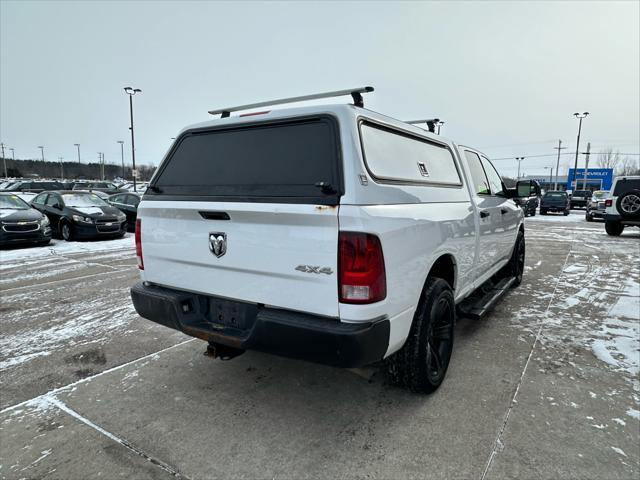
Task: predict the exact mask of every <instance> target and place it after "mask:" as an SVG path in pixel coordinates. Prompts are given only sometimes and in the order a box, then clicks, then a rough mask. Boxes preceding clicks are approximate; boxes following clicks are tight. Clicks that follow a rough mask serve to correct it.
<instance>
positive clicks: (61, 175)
mask: <svg viewBox="0 0 640 480" xmlns="http://www.w3.org/2000/svg"><path fill="white" fill-rule="evenodd" d="M63 159H64V157H58V160H59V161H60V180H64V170H63V167H62V160H63Z"/></svg>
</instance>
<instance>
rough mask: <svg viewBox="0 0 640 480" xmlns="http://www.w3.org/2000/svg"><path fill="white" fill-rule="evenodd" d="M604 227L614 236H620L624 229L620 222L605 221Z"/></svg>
mask: <svg viewBox="0 0 640 480" xmlns="http://www.w3.org/2000/svg"><path fill="white" fill-rule="evenodd" d="M604 229H605V231H606V232H607V233H608V234H609V235H611V236H612V237H619V236H620V235H621V234H622V231H623V230H624V225H622V224H621V223H620V222H604Z"/></svg>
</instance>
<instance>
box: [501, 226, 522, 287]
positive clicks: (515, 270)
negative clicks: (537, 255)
mask: <svg viewBox="0 0 640 480" xmlns="http://www.w3.org/2000/svg"><path fill="white" fill-rule="evenodd" d="M524 259H525V242H524V233H522V232H521V231H520V232H518V236H517V237H516V243H515V245H514V247H513V252H512V253H511V259H510V260H509V263H507V265H506V267H505V268H504V275H505V276H509V277H513V278H515V279H516V281H515V282H513V285H512V287H513V288H515V287H517V286H518V285H520V284H521V283H522V276H523V274H524Z"/></svg>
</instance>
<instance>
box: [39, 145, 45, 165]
mask: <svg viewBox="0 0 640 480" xmlns="http://www.w3.org/2000/svg"><path fill="white" fill-rule="evenodd" d="M38 148H39V149H40V153H41V154H42V161H43V162H44V147H43V146H42V145H40V146H38Z"/></svg>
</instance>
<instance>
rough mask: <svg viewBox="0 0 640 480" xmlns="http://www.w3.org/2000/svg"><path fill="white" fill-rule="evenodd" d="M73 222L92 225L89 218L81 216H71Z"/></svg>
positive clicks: (91, 220)
mask: <svg viewBox="0 0 640 480" xmlns="http://www.w3.org/2000/svg"><path fill="white" fill-rule="evenodd" d="M73 220H74V221H75V222H78V223H93V219H92V218H91V217H83V216H82V215H73Z"/></svg>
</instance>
